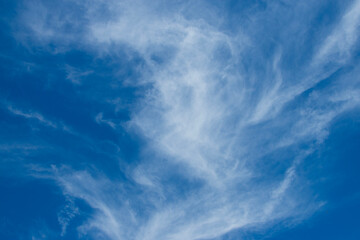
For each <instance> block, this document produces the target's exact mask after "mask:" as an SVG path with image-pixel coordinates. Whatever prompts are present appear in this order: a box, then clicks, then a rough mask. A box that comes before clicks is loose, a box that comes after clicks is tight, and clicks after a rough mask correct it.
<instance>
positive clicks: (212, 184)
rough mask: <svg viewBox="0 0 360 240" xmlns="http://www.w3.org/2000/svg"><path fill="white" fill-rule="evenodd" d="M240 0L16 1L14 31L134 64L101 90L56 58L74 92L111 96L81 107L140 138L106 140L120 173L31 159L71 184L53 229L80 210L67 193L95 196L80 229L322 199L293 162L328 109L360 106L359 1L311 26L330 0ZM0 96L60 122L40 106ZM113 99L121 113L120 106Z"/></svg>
mask: <svg viewBox="0 0 360 240" xmlns="http://www.w3.org/2000/svg"><path fill="white" fill-rule="evenodd" d="M245 2H247V1H244V5H243V6H237V8H238V9H239V16H238V17H237V18H235V17H233V18H231V17H229V16H228V15H227V14H225V12H226V11H227V10H226V6H227V5H226V4H227V3H225V2H224V3H218V6H214V5H212V4H210V3H209V2H207V1H199V2H197V3H196V4H195V3H193V2H192V1H191V2H190V1H189V2H187V1H183V2H178V1H172V2H171V3H170V2H167V1H155V2H154V1H106V2H103V1H97V0H83V1H69V0H67V1H54V2H53V3H48V2H47V1H28V2H27V3H26V7H25V8H24V9H22V10H21V12H20V13H19V17H18V21H19V22H21V23H22V24H24V29H25V30H24V29H22V30H17V31H16V33H15V35H16V38H17V40H18V41H19V42H20V43H22V44H23V45H31V46H28V48H41V49H44V51H49V52H51V54H55V55H56V54H61V53H63V52H68V51H71V50H72V49H79V50H81V51H86V52H88V53H89V54H91V55H92V56H94V58H95V59H105V58H111V59H112V61H114V62H116V61H119V62H122V63H123V62H133V63H134V66H135V67H133V68H132V69H131V71H132V75H131V76H130V74H129V76H128V77H127V78H122V77H118V79H116V81H114V82H110V80H109V81H108V82H103V83H102V84H104V85H108V87H109V89H111V90H107V89H105V88H101V89H100V88H96V87H94V88H90V87H87V85H86V84H87V82H86V81H90V80H91V77H92V76H94V74H96V69H92V68H91V66H89V67H87V68H86V69H78V68H75V67H72V66H70V65H65V66H62V67H61V68H63V69H65V72H66V74H67V75H66V76H65V77H64V81H68V83H69V84H73V85H74V88H76V89H83V91H84V93H81V94H80V93H78V94H79V95H81V97H83V98H84V99H87V100H89V101H95V102H98V103H99V104H104V105H106V106H107V109H111V111H112V113H106V112H105V111H104V112H103V111H98V112H95V111H94V112H93V113H92V118H91V121H93V122H95V123H96V124H97V125H99V126H100V127H104V128H105V127H106V129H107V131H111V132H112V133H113V134H114V135H121V134H123V133H122V131H124V130H123V129H125V130H126V131H127V132H129V133H131V134H132V136H135V138H138V139H140V140H139V141H141V142H142V145H141V147H140V150H139V151H140V152H141V154H139V157H138V159H137V160H136V161H134V162H128V161H127V160H126V159H121V157H117V155H116V154H117V153H116V151H113V152H112V153H111V157H112V158H113V159H116V161H119V162H120V163H119V164H118V167H119V170H118V172H119V174H120V172H121V174H122V175H123V176H124V177H122V178H120V177H117V174H116V173H114V174H113V175H111V176H110V175H108V174H107V172H106V170H104V169H103V168H102V165H101V161H99V162H91V163H90V164H89V166H88V167H86V166H81V167H79V166H72V165H71V164H67V163H65V164H54V165H52V167H49V166H41V164H37V165H36V166H32V169H33V173H32V175H33V176H36V177H39V178H45V179H53V180H54V181H55V182H56V183H57V184H58V185H59V186H60V187H61V189H62V191H63V194H64V195H65V196H66V197H67V198H68V205H67V206H66V207H65V208H64V210H62V211H61V212H59V217H58V219H59V222H60V224H61V226H62V235H65V234H66V229H67V227H68V226H69V225H70V224H71V221H72V219H73V218H74V217H75V216H77V215H78V214H80V213H79V210H78V208H77V207H76V206H75V203H74V200H73V199H81V200H83V201H84V202H86V204H88V205H89V206H90V207H91V208H92V209H93V210H94V211H93V213H92V214H91V215H90V216H89V217H88V218H87V219H86V220H85V221H84V222H83V223H82V225H80V226H78V228H77V230H78V231H79V233H80V235H82V236H84V235H86V236H92V237H93V238H94V239H111V240H118V239H134V240H159V239H169V240H184V239H186V240H195V239H216V238H219V239H221V237H222V236H224V235H225V234H228V233H231V232H232V231H239V232H242V231H248V230H249V229H250V230H251V231H258V230H262V229H265V228H267V227H269V226H272V225H273V224H275V223H279V222H282V221H284V220H287V221H288V223H297V222H299V221H302V220H303V219H305V218H306V217H308V216H309V215H311V214H312V213H313V212H314V211H316V210H317V209H319V208H320V207H321V206H322V204H323V201H321V200H318V199H317V198H316V196H315V195H314V194H313V193H312V191H311V184H310V183H309V181H308V180H307V179H306V176H305V175H304V174H303V171H301V170H302V168H303V162H304V160H305V159H306V158H307V157H308V156H309V155H310V154H312V153H313V151H314V150H315V149H316V148H317V146H318V145H319V144H322V142H323V141H324V140H325V139H326V137H327V135H328V131H329V127H330V125H331V123H332V121H333V120H334V119H335V118H336V117H338V116H340V115H341V114H343V113H345V112H347V111H350V110H352V109H354V108H358V106H359V101H360V98H359V96H360V89H359V77H358V76H360V75H359V71H360V69H359V67H358V66H357V65H355V64H351V63H353V62H354V61H357V60H356V59H355V58H354V56H353V52H354V51H358V50H359V48H358V43H359V39H358V36H359V30H360V28H359V27H360V17H359V16H360V1H347V2H349V3H348V4H347V6H346V7H344V9H343V11H339V13H338V19H337V20H336V21H333V22H330V23H328V24H327V25H326V26H324V27H323V28H322V29H320V30H318V29H313V28H312V24H311V23H312V22H314V21H315V20H316V17H317V16H318V14H320V12H321V11H322V9H323V8H324V7H325V6H326V1H319V3H316V4H315V3H313V1H301V3H298V1H263V3H262V4H263V5H264V7H262V5H260V3H258V4H250V3H245ZM247 4H248V5H249V6H247ZM219 9H220V10H219ZM231 24H235V25H236V27H232V25H231ZM309 35H313V38H311V40H310V39H309ZM54 46H55V47H54ZM354 59H355V60H354ZM99 61H100V60H99ZM119 68H120V67H119ZM343 69H345V70H343ZM116 71H117V69H115V71H114V72H116ZM118 71H119V72H121V71H122V70H121V69H118ZM341 71H343V72H341ZM129 72H130V70H129ZM338 72H341V77H337V75H336V74H337V73H338ZM117 73H118V72H117ZM117 73H116V74H117ZM116 74H115V75H116ZM119 76H120V75H119ZM89 79H90V80H89ZM92 81H96V80H92ZM327 81H332V84H326V82H327ZM117 84H119V85H121V86H125V87H129V88H130V87H131V88H135V89H137V90H138V92H137V95H136V98H135V99H134V100H133V101H132V103H131V104H127V103H123V102H121V101H119V98H120V99H121V95H119V96H116V91H117V90H116V86H118V85H117ZM90 85H91V83H90ZM104 89H105V90H104ZM114 89H115V90H114ZM114 91H115V93H113V92H114ZM79 92H80V90H79ZM108 92H109V93H108ZM94 99H95V100H94ZM4 104H7V105H9V104H8V103H4ZM7 109H8V111H9V112H11V113H12V114H14V115H17V116H19V117H23V118H25V119H28V120H33V121H37V122H38V123H40V124H43V125H46V126H48V127H52V128H57V126H62V125H59V123H57V122H56V121H49V120H47V119H46V118H45V117H44V116H43V115H41V114H40V113H37V112H36V111H20V110H18V109H17V108H15V107H12V106H10V107H7ZM119 109H127V110H128V112H129V116H130V117H129V119H126V120H124V119H117V117H116V114H115V113H116V112H118V111H120V110H119ZM111 111H110V112H111ZM51 119H54V118H51ZM59 122H62V120H61V119H59ZM58 130H59V131H62V128H59V129H58ZM75 130H76V129H75ZM75 130H74V131H75ZM80 134H81V131H80V130H79V131H78V132H77V133H76V135H77V136H78V135H80ZM90 137H91V136H90ZM90 137H89V136H84V137H83V138H84V139H88V138H90ZM87 141H89V142H90V140H87ZM91 144H93V145H94V146H96V147H98V145H97V143H96V142H95V143H94V142H93V141H92V143H91ZM112 145H117V144H116V143H115V144H112ZM96 147H94V148H96ZM118 147H119V148H120V150H121V148H122V146H121V145H120V144H119V145H118ZM102 151H104V150H103V149H102ZM85 158H86V157H85ZM90 165H91V166H90ZM115 172H116V171H115ZM124 179H126V180H124Z"/></svg>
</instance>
